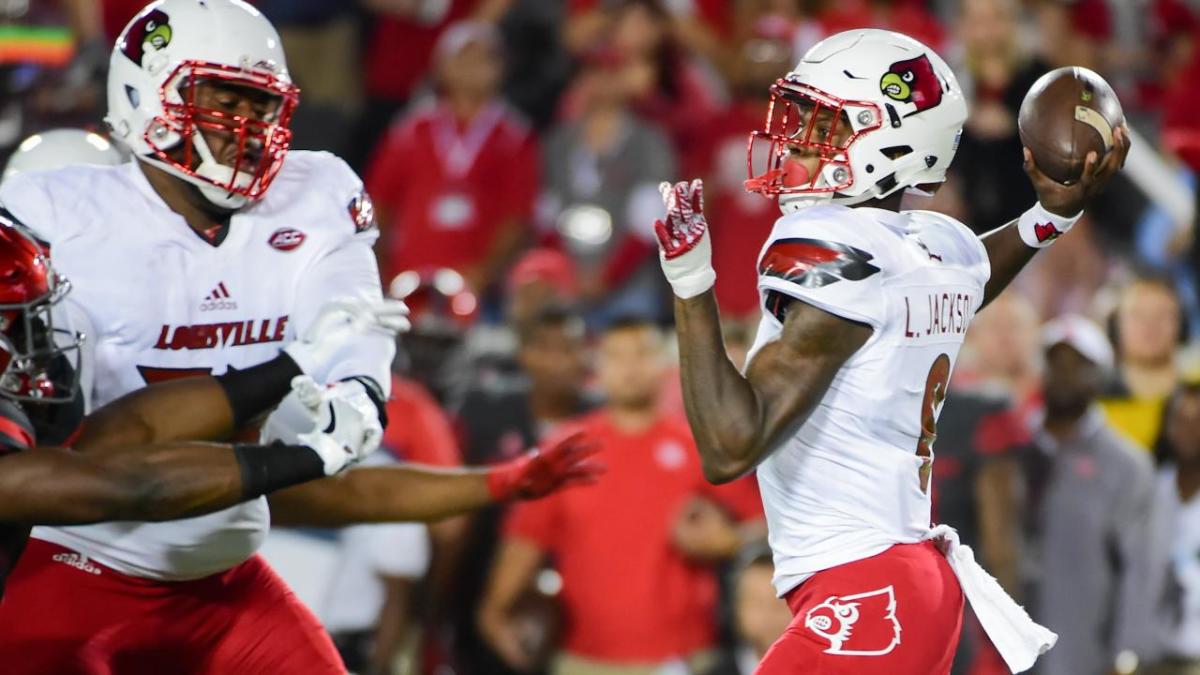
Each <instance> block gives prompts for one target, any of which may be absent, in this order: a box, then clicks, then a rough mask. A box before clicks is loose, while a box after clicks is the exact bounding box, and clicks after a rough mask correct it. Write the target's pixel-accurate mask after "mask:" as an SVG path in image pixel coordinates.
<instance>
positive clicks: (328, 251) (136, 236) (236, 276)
mask: <svg viewBox="0 0 1200 675" xmlns="http://www.w3.org/2000/svg"><path fill="white" fill-rule="evenodd" d="M362 189H363V188H362V182H361V181H360V180H359V179H358V177H357V176H356V175H355V174H354V172H353V171H352V170H351V169H350V168H349V167H348V166H346V164H345V163H344V162H342V161H341V160H340V159H338V158H336V157H334V156H333V155H330V154H327V153H313V152H298V151H294V152H291V153H288V155H287V159H286V161H285V163H284V166H283V169H282V170H281V171H280V173H279V175H278V176H277V177H276V180H275V182H274V183H273V184H272V186H271V188H270V190H269V191H268V192H267V195H266V197H265V198H264V199H263V200H262V201H261V202H259V203H257V204H255V205H253V206H251V207H249V208H247V209H245V210H243V211H242V212H239V213H237V214H236V215H234V216H233V219H232V222H231V224H230V227H229V229H228V233H227V235H226V236H225V238H224V240H223V241H221V242H220V243H219V245H213V244H211V243H209V242H208V241H207V240H205V239H204V238H202V237H201V236H199V235H198V234H196V233H195V232H193V231H192V230H191V228H190V227H189V226H188V225H187V223H186V222H185V221H184V220H183V218H182V217H180V216H179V215H178V214H176V213H174V212H173V211H171V210H170V209H169V208H168V207H167V206H166V204H165V203H164V202H163V201H162V200H161V199H160V198H159V197H158V195H157V194H156V193H155V192H154V190H153V188H152V187H151V186H150V184H149V182H147V180H146V178H145V176H144V175H143V174H142V172H141V169H140V167H139V166H138V165H137V164H136V163H132V162H131V163H128V164H125V165H122V166H116V167H92V166H74V167H69V168H64V169H59V170H55V171H50V172H44V173H31V174H24V175H21V176H17V177H15V178H13V179H12V180H11V181H8V182H6V183H5V184H4V186H3V188H2V189H0V203H2V204H3V205H4V207H5V208H7V209H8V210H9V211H10V212H11V213H12V214H13V215H14V216H15V217H16V218H17V219H18V220H19V221H21V222H23V223H24V224H25V225H27V226H28V227H29V228H31V229H32V230H33V232H34V233H35V234H36V235H37V236H38V237H40V238H42V239H43V240H45V241H46V242H47V243H48V244H49V245H50V249H51V252H50V255H51V259H52V261H53V262H54V265H55V268H56V269H57V270H58V271H59V272H60V273H61V274H63V275H64V276H66V277H67V279H69V280H70V282H71V284H72V286H73V291H72V299H73V300H74V303H75V304H76V305H77V306H78V307H81V308H82V309H83V312H84V315H85V318H86V320H87V323H90V327H89V328H90V331H89V332H90V335H88V341H89V343H90V346H89V349H88V351H89V353H90V354H91V359H92V366H93V368H94V371H95V372H94V378H92V381H93V383H92V391H91V404H92V405H93V406H100V405H104V404H105V403H107V402H109V401H112V400H113V399H115V398H118V397H120V396H122V395H124V394H126V393H128V392H130V391H133V390H135V389H139V388H141V387H143V386H145V385H146V384H147V383H150V382H154V381H157V380H160V379H170V378H172V377H180V376H184V375H194V374H207V373H212V374H214V375H217V374H221V373H224V372H225V371H226V370H227V369H229V368H246V367H249V366H253V365H255V364H258V363H262V362H264V361H267V360H269V359H272V358H274V357H275V356H277V355H278V354H279V350H280V349H281V348H282V347H283V346H285V345H286V344H287V343H288V342H290V341H291V340H293V339H295V337H296V336H297V335H298V334H301V333H303V331H304V330H305V328H306V327H307V326H308V325H309V324H310V323H311V322H312V320H313V319H314V318H315V315H316V313H317V311H318V309H319V308H320V307H321V305H323V304H324V303H325V302H327V301H329V300H331V299H334V298H338V297H359V298H370V299H375V298H380V297H381V290H380V284H379V272H378V269H377V266H376V263H375V256H374V254H373V253H372V250H371V246H372V244H373V243H374V241H375V239H376V237H377V236H378V232H377V231H376V230H375V229H374V228H373V227H372V222H371V220H370V213H369V211H370V202H369V200H367V199H366V197H365V195H364V194H363V192H362ZM394 350H395V346H394V344H393V342H392V340H391V339H389V338H386V337H382V336H381V337H373V338H363V339H362V341H361V343H360V344H358V345H355V348H354V349H353V350H352V352H351V353H348V354H347V356H346V358H344V359H342V360H340V361H339V362H338V363H337V364H336V365H335V366H333V367H332V369H331V370H330V372H328V373H315V374H313V375H314V376H315V377H317V378H318V379H322V380H325V381H335V380H339V379H342V378H345V377H350V376H354V375H367V376H370V377H372V378H374V379H375V381H376V382H378V383H379V384H380V385H381V386H382V387H385V390H386V388H388V387H389V386H390V382H391V377H390V375H389V367H390V364H391V360H392V356H393V353H394ZM269 520H270V514H269V512H268V510H267V502H266V499H264V498H259V499H257V500H253V501H250V502H246V503H245V504H242V505H239V506H236V507H233V508H230V509H226V510H224V511H220V512H218V513H213V514H209V515H206V516H201V517H198V518H191V519H187V520H180V521H175V522H169V523H161V524H146V523H132V522H122V523H103V524H98V525H89V526H84V527H63V528H46V527H39V528H36V529H35V530H34V532H33V536H34V537H36V538H39V539H44V540H46V541H50V542H54V543H56V544H60V545H62V546H66V547H68V548H71V549H74V550H76V551H79V552H80V553H83V554H86V555H87V556H89V557H91V558H94V559H95V560H96V561H98V562H100V563H103V564H105V565H108V566H109V567H112V568H114V569H116V570H118V571H120V572H123V573H126V574H130V575H134V576H141V577H149V578H155V579H168V580H180V579H192V578H198V577H202V576H207V575H210V574H213V573H216V572H220V571H223V570H225V569H228V568H230V567H232V566H234V565H236V564H238V563H240V562H242V561H244V560H246V559H247V558H248V557H250V556H251V555H253V554H254V552H255V551H256V550H257V549H258V547H259V545H260V544H261V543H262V539H263V537H264V536H265V533H266V531H267V528H268V525H269Z"/></svg>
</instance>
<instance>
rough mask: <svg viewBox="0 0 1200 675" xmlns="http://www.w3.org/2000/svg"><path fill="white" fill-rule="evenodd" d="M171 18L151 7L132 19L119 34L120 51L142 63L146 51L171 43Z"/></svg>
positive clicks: (131, 59) (139, 63)
mask: <svg viewBox="0 0 1200 675" xmlns="http://www.w3.org/2000/svg"><path fill="white" fill-rule="evenodd" d="M170 22H171V19H170V17H168V16H167V15H166V13H165V12H163V11H162V10H161V9H152V10H150V11H149V12H146V13H145V14H143V15H141V16H139V17H138V18H136V19H134V21H133V22H132V23H130V24H129V28H128V29H127V30H126V31H125V34H124V35H122V36H121V44H120V48H121V53H122V54H124V55H125V56H127V57H129V60H130V61H133V62H134V63H136V64H138V65H139V66H140V65H142V57H144V56H145V55H146V52H153V51H158V50H160V49H165V48H166V47H167V45H169V44H171V34H172V30H171V23H170Z"/></svg>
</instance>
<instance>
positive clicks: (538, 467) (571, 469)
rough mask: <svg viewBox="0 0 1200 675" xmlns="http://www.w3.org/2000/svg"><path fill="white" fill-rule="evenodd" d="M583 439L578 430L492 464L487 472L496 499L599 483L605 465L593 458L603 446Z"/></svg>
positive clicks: (533, 496) (535, 496) (534, 496)
mask: <svg viewBox="0 0 1200 675" xmlns="http://www.w3.org/2000/svg"><path fill="white" fill-rule="evenodd" d="M583 439H584V435H583V433H582V432H579V433H574V434H571V435H570V436H567V437H566V438H564V439H563V440H561V441H559V442H557V443H555V444H554V445H552V446H550V447H549V448H547V449H546V450H542V449H540V448H534V449H532V450H530V451H529V452H526V453H525V454H523V455H521V456H520V457H518V458H516V459H514V460H512V461H509V462H505V463H503V464H500V465H499V466H496V467H494V468H492V469H491V470H490V471H488V472H487V486H488V492H490V493H491V494H492V499H495V500H496V501H498V502H503V501H508V500H510V499H538V498H540V497H545V496H546V495H548V494H550V493H551V492H556V491H558V490H561V489H563V488H565V487H570V486H572V485H591V484H593V483H595V482H596V481H597V480H599V479H600V475H601V474H603V473H604V470H605V468H604V465H603V464H601V463H600V462H596V461H589V460H590V458H591V457H592V456H593V455H595V454H596V453H598V452H600V447H599V446H597V445H596V444H595V443H590V442H585V441H584V440H583Z"/></svg>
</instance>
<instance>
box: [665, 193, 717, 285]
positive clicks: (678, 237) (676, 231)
mask: <svg viewBox="0 0 1200 675" xmlns="http://www.w3.org/2000/svg"><path fill="white" fill-rule="evenodd" d="M658 189H659V192H661V193H662V197H663V203H664V204H665V205H666V207H667V218H666V220H659V221H656V222H655V223H654V234H655V235H656V236H657V238H658V249H659V262H660V263H662V269H663V275H664V276H666V277H667V281H668V282H670V284H671V289H672V290H674V291H675V295H677V296H679V297H680V298H684V299H687V298H691V297H695V296H697V295H700V294H701V293H703V292H705V291H707V290H708V289H710V288H712V286H713V283H714V282H715V281H716V279H717V273H716V272H714V271H713V267H712V243H711V242H710V238H709V235H708V221H706V220H705V219H704V185H703V183H701V182H700V179H696V180H693V181H692V182H690V183H688V182H682V183H676V184H675V185H670V184H669V183H662V184H661V185H659V186H658Z"/></svg>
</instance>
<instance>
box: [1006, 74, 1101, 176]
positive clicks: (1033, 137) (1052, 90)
mask: <svg viewBox="0 0 1200 675" xmlns="http://www.w3.org/2000/svg"><path fill="white" fill-rule="evenodd" d="M1124 121H1125V112H1124V111H1123V110H1121V102H1120V101H1119V100H1117V95H1116V94H1115V93H1113V90H1112V87H1110V86H1108V83H1107V82H1105V81H1104V78H1102V77H1100V76H1099V75H1097V74H1096V73H1094V72H1092V71H1091V70H1088V69H1087V68H1081V67H1079V66H1068V67H1066V68H1057V69H1055V70H1052V71H1050V72H1048V73H1046V74H1045V75H1043V76H1041V77H1040V78H1038V80H1037V82H1034V83H1033V86H1032V87H1030V89H1029V93H1027V94H1025V100H1024V101H1022V102H1021V112H1020V114H1019V115H1018V116H1017V129H1018V130H1019V131H1020V134H1021V143H1023V144H1024V145H1025V147H1027V148H1029V150H1030V151H1031V152H1032V153H1033V160H1034V162H1036V163H1037V166H1038V168H1039V169H1041V170H1042V173H1044V174H1046V175H1047V176H1049V177H1050V178H1053V179H1054V180H1056V181H1058V182H1060V183H1068V184H1069V183H1073V182H1075V181H1077V180H1079V176H1080V174H1082V173H1083V163H1084V160H1085V159H1086V158H1087V154H1088V153H1089V152H1091V151H1092V150H1095V151H1096V152H1097V153H1098V154H1099V155H1100V157H1101V158H1103V157H1104V154H1105V153H1106V152H1108V151H1109V149H1111V148H1112V137H1113V131H1114V130H1116V128H1117V127H1119V126H1120V125H1121V124H1122V123H1124Z"/></svg>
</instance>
